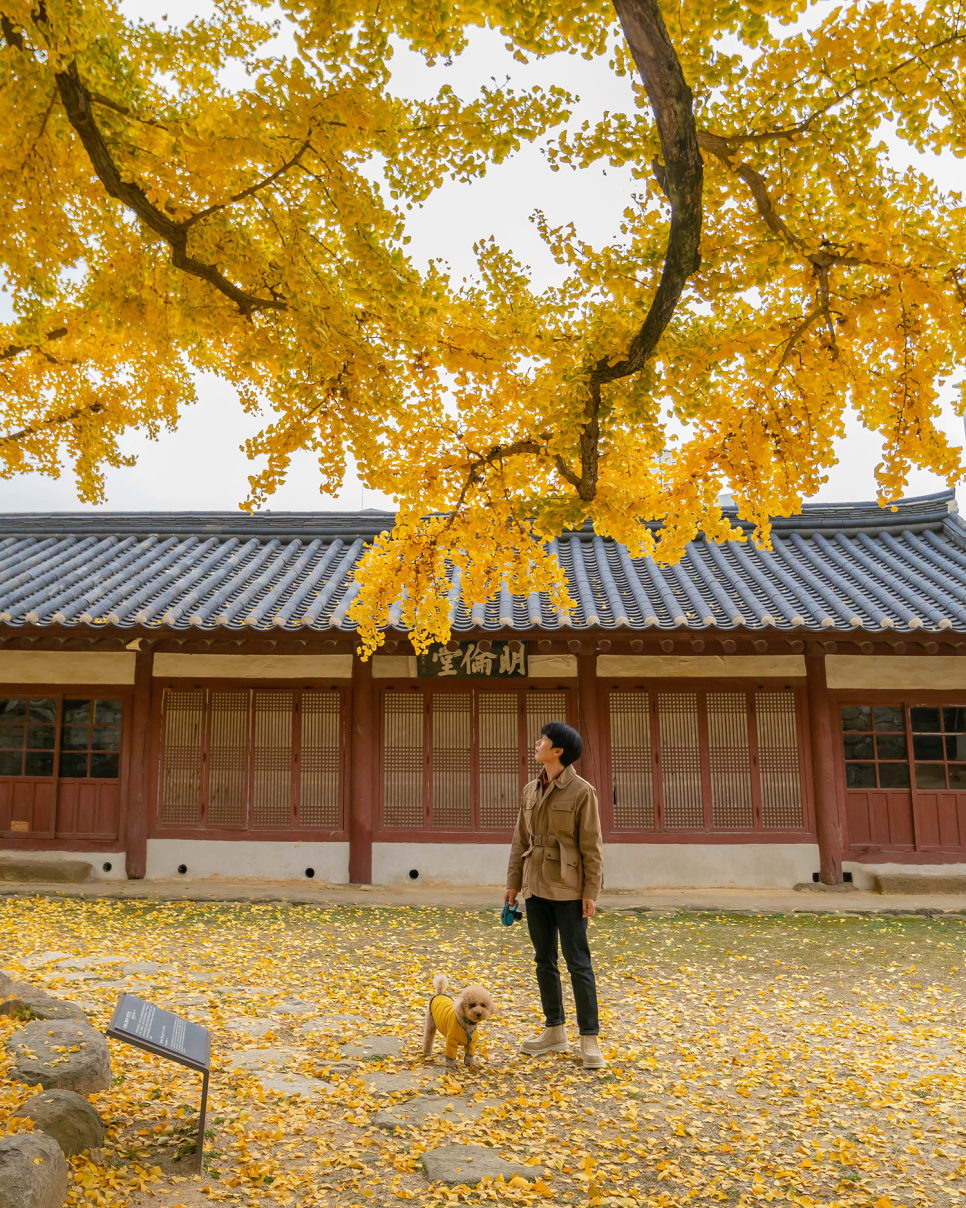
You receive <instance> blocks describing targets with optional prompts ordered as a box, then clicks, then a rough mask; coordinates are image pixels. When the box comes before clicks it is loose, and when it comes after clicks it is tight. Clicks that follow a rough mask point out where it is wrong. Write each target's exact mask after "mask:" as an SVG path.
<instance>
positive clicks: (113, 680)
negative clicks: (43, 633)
mask: <svg viewBox="0 0 966 1208" xmlns="http://www.w3.org/2000/svg"><path fill="white" fill-rule="evenodd" d="M134 662H135V656H134V655H133V654H124V653H121V652H118V653H116V654H112V653H110V652H107V653H104V654H101V653H98V652H97V651H93V650H86V651H74V650H63V651H61V650H0V683H4V684H133V683H134Z"/></svg>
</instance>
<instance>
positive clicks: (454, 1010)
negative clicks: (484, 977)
mask: <svg viewBox="0 0 966 1208" xmlns="http://www.w3.org/2000/svg"><path fill="white" fill-rule="evenodd" d="M448 985H449V982H448V981H447V979H446V978H445V977H444V975H443V974H442V973H437V974H436V976H435V977H434V978H433V990H434V991H435V993H434V994H433V997H432V998H431V999H430V1000H429V1006H428V1007H427V1008H426V1022H425V1024H424V1026H423V1056H424V1057H429V1056H430V1055H431V1053H432V1051H433V1039H434V1037H435V1036H436V1029H437V1028H438V1029H439V1030H440V1032H442V1033H443V1035H444V1036H445V1037H446V1068H447V1069H450V1070H455V1069H456V1054H457V1052H458V1050H459V1049H460V1047H461V1046H462V1047H463V1048H465V1049H466V1064H467V1065H468V1066H469V1068H470V1069H471V1070H475V1069H477V1068H478V1067H479V1064H480V1059H479V1057H478V1056H477V1054H476V1041H477V1035H476V1028H477V1024H480V1023H482V1022H483V1020H484V1019H489V1018H490V1016H491V1015H492V1014H493V1002H492V1000H491V998H490V995H489V993H488V992H487V991H486V990H484V989H483V987H482V986H465V987H464V988H463V990H462V991H461V993H460V994H459V995H458V996H457V997H456V998H455V999H453V998H450V997H449V996H448V995H447V994H444V993H443V991H444V990H445V989H446V987H447V986H448Z"/></svg>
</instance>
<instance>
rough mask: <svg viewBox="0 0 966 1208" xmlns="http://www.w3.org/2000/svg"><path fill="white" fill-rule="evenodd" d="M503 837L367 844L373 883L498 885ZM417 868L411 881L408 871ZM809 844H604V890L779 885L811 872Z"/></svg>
mask: <svg viewBox="0 0 966 1208" xmlns="http://www.w3.org/2000/svg"><path fill="white" fill-rule="evenodd" d="M509 854H510V848H509V844H506V843H374V844H373V845H372V881H373V884H374V885H398V884H401V883H404V884H407V885H412V884H420V883H422V882H445V883H448V884H450V885H503V884H505V881H506V865H507V857H508V856H509ZM410 869H416V870H417V871H418V873H419V878H418V880H416V881H414V880H413V879H412V878H411V877H410V876H409V871H410ZM818 869H819V859H818V845H817V844H815V843H714V844H711V843H708V844H700V843H693V844H692V843H607V844H605V845H604V890H605V892H606V891H607V890H608V889H665V888H705V887H712V886H736V887H742V888H755V889H781V888H788V887H789V886H792V885H796V884H798V882H800V881H811V879H812V873H813V872H818Z"/></svg>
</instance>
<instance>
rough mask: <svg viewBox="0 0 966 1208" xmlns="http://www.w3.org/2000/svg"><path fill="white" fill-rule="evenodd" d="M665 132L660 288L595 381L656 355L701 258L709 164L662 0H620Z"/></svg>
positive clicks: (617, 5) (631, 370)
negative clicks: (666, 221)
mask: <svg viewBox="0 0 966 1208" xmlns="http://www.w3.org/2000/svg"><path fill="white" fill-rule="evenodd" d="M614 8H615V9H616V10H617V16H618V18H619V19H620V23H621V27H622V28H623V30H624V37H625V38H626V39H627V44H628V46H629V47H630V51H631V54H632V55H633V56H634V62H635V63H636V64H637V70H638V71H639V72H640V74H641V79H642V80H643V82H644V88H645V90H646V92H647V99H648V100H649V101H650V103H651V110H652V111H653V113H654V120H655V122H656V123H657V130H658V135H659V136H660V139H661V152H662V154H663V156H664V165H663V166H664V171H663V173H662V174H661V176H660V177H659V179H660V180H661V182H662V188H663V189H664V191H665V192H666V194H667V196H668V198H669V200H670V202H671V229H670V231H669V232H668V242H667V252H666V254H665V257H664V268H663V271H662V273H661V280H660V283H659V284H658V287H657V292H656V294H655V295H654V298H653V299H652V301H651V305H650V308H649V309H648V312H647V314H646V315H645V317H644V322H643V323H642V324H641V327H640V329H639V330H638V332H637V335H636V336H635V337H634V339H633V340H632V341H631V345H630V348H629V349H628V352H627V356H626V358H625V359H624V360H622V361H618V362H617V363H616V364H613V365H609V364H607V363H606V362H601V363H599V364H598V365H597V366H596V367H595V369H594V370H593V372H592V374H591V384H592V387H600V386H601V385H602V384H603V383H605V382H613V381H615V380H616V379H618V378H622V377H627V376H628V375H629V374H632V373H636V372H637V371H638V370H639V369H641V368H642V367H643V366H644V364H645V363H646V362H647V361H648V360H649V359H650V357H651V356H653V354H654V351H655V349H656V348H657V344H658V341H659V340H660V338H661V336H662V335H663V334H664V329H665V328H666V327H667V325H668V323H669V322H670V321H671V316H672V315H673V314H674V311H675V308H676V307H677V304H678V301H679V300H680V298H681V294H682V293H683V292H684V286H685V284H686V282H687V279H688V277H690V276H691V274H692V273H695V272H697V270H698V267H699V265H700V263H701V250H700V248H701V191H702V185H703V173H704V167H703V164H702V160H701V151H700V148H699V147H698V132H697V129H696V127H695V124H694V111H693V104H692V102H693V97H692V93H691V89H690V88H689V87H688V85H687V83H686V81H685V79H684V72H683V71H682V70H681V63H680V60H679V59H678V56H677V52H676V51H675V49H674V46H673V45H672V43H671V39H670V37H669V36H668V32H667V29H666V27H665V25H664V18H663V17H662V16H661V10H660V7H659V6H658V3H657V0H614Z"/></svg>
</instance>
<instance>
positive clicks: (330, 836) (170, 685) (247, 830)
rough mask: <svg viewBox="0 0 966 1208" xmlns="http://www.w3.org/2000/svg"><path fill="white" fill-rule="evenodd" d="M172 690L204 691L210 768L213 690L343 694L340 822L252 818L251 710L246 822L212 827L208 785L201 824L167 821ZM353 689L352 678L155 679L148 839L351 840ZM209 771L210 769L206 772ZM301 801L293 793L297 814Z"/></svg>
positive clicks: (296, 733)
mask: <svg viewBox="0 0 966 1208" xmlns="http://www.w3.org/2000/svg"><path fill="white" fill-rule="evenodd" d="M167 690H172V691H175V692H192V691H204V692H205V693H206V698H205V699H206V705H205V711H204V719H203V727H204V728H203V735H202V761H203V766H204V767H205V768H206V767H207V762H208V755H209V740H210V731H211V719H210V709H209V702H210V699H211V696H210V694H211V692H213V691H215V692H222V691H223V692H248V693H250V694H252V696H253V695H254V693H255V692H262V691H265V692H293V693H295V692H298V693H301V692H331V691H336V692H338V693H339V709H340V715H339V761H338V766H339V800H338V808H339V825H337V826H334V827H326V826H301V825H297V824H293V825H291V826H287V827H286V826H267V825H255V824H254V823H253V822H252V801H251V783H252V782H251V775H252V773H251V742H250V735H251V717H252V711H251V710H250V711H249V722H248V727H249V729H248V733H249V749H248V764H247V772H246V775H247V778H248V779H247V783H248V801H247V815H246V819H245V822H244V824H234V825H225V824H218V825H208V823H207V819H206V812H207V783H206V784H205V786H204V788H203V790H202V793H201V802H200V818H199V821H198V822H197V823H165V822H162V821H161V818H160V809H161V759H162V754H163V742H164V735H163V705H164V694H165V692H166V691H167ZM351 704H352V689H351V685H350V683H349V682H348V681H346V680H343V681H341V682H333V681H332V680H330V679H304V680H302V679H298V680H293V679H283V680H270V679H266V680H257V681H253V680H250V679H215V678H205V679H174V678H170V677H168V676H165V677H163V678H162V677H158V678H155V679H154V681H153V683H152V701H151V751H150V800H151V810H150V816H149V820H148V838H150V839H201V838H204V839H215V840H218V839H231V840H248V841H261V840H266V841H280V840H282V841H290V842H345V841H346V840H347V839H348V818H347V809H348V797H349V764H348V756H349V751H348V735H349V731H350V729H351V725H352V718H351ZM299 716H300V714H299V713H298V712H296V711H294V710H293V726H292V779H293V783H294V781H295V778H296V775H297V771H296V769H297V768H298V767H299V763H298V756H299V755H300V747H301V727H300V726H299V725H297V724H295V723H294V718H296V717H299ZM203 774H204V773H203ZM295 808H296V807H295V801H294V794H293V813H292V817H293V819H294V817H295Z"/></svg>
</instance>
